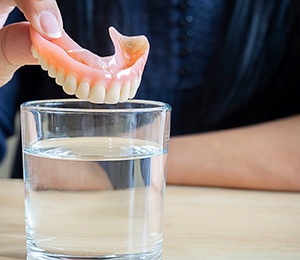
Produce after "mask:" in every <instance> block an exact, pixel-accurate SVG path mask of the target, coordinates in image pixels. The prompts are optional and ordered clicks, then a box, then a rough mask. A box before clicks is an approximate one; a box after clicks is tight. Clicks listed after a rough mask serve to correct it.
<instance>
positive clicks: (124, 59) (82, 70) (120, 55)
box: [30, 27, 149, 104]
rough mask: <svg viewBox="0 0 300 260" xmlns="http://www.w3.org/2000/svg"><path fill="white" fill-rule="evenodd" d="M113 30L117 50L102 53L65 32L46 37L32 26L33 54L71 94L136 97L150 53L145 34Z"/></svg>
mask: <svg viewBox="0 0 300 260" xmlns="http://www.w3.org/2000/svg"><path fill="white" fill-rule="evenodd" d="M109 34H110V37H111V39H112V42H113V45H114V47H115V54H114V55H112V56H108V57H99V56H97V55H95V54H93V53H91V52H90V51H88V50H86V49H83V48H82V47H80V46H79V45H78V44H77V43H75V42H74V41H73V40H72V39H71V38H70V37H69V36H68V35H67V34H66V33H65V32H63V36H62V37H61V38H59V39H51V40H49V39H46V38H44V37H43V36H41V35H40V34H39V33H38V32H36V31H35V30H34V29H33V27H31V28H30V37H31V41H32V54H33V56H34V57H35V58H36V59H38V62H39V64H40V65H41V67H42V68H43V69H44V70H47V71H48V75H49V76H50V77H52V78H55V81H56V83H57V84H58V85H60V86H62V87H63V90H64V91H65V92H66V93H67V94H69V95H73V94H75V95H76V96H77V97H78V98H80V99H84V100H89V101H91V102H94V103H110V104H113V103H118V102H124V101H126V100H128V99H130V98H133V97H134V96H135V94H136V91H137V89H138V87H139V85H140V82H141V77H142V73H143V70H144V67H145V64H146V61H147V57H148V53H149V42H148V40H147V38H146V37H145V36H142V35H141V36H132V37H127V36H124V35H122V34H120V33H119V32H118V31H117V30H116V29H114V28H113V27H110V28H109Z"/></svg>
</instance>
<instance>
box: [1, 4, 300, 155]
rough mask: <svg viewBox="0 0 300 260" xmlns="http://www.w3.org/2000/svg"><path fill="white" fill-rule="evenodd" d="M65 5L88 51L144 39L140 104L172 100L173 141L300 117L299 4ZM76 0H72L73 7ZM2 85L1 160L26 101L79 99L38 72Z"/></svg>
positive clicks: (68, 24) (105, 51)
mask: <svg viewBox="0 0 300 260" xmlns="http://www.w3.org/2000/svg"><path fill="white" fill-rule="evenodd" d="M73 2H74V6H72V8H70V7H69V3H70V2H69V1H67V0H59V1H58V5H59V6H60V9H61V12H62V16H63V19H64V27H65V30H66V31H67V33H68V34H69V35H70V36H71V37H72V38H73V39H74V40H75V41H77V42H78V43H79V44H80V45H81V46H83V47H85V48H88V49H90V50H92V51H93V52H95V53H97V54H99V55H110V54H112V53H113V49H112V44H111V41H110V39H109V37H108V32H107V28H108V27H109V26H110V25H113V26H114V27H116V28H117V29H118V30H119V31H120V32H122V33H123V34H125V35H138V34H144V35H146V36H147V37H148V39H149V42H150V53H149V59H148V62H147V65H146V68H145V71H144V75H143V79H142V83H141V86H140V88H139V90H138V93H137V95H136V98H143V99H153V100H160V101H164V102H167V103H169V104H170V105H171V106H172V108H173V110H172V120H171V121H172V125H171V134H172V135H182V134H191V133H200V132H206V131H213V130H220V129H228V128H233V127H239V126H245V125H249V124H255V123H260V122H265V121H268V120H273V119H276V118H281V117H285V116H290V115H294V114H297V113H299V112H300V102H299V101H300V84H299V83H300V73H299V71H300V70H299V69H300V63H299V59H300V37H299V36H300V32H299V26H298V20H299V18H298V13H297V12H298V11H297V10H299V8H298V4H297V1H292V0H290V1H281V0H278V1H273V0H271V1H260V0H253V1H247V0H240V1H228V0H169V1H161V0H151V1H140V0H115V1H105V0H102V1H97V0H95V1H82V0H74V1H73ZM73 2H72V3H73ZM8 85H9V86H5V87H3V88H2V89H0V157H1V156H3V153H4V146H3V143H4V138H5V137H7V136H9V135H11V134H12V133H13V122H14V115H15V112H16V111H17V110H18V107H19V105H20V103H21V102H23V101H26V100H33V99H46V98H47V99H48V98H60V97H69V96H66V94H65V93H64V92H63V90H62V89H61V87H59V86H56V84H55V82H54V80H53V79H50V78H49V77H48V75H47V73H46V72H44V71H42V70H41V69H40V68H39V67H37V66H34V67H33V66H31V67H29V66H28V67H24V68H22V69H20V70H19V72H18V73H17V74H16V78H15V79H14V81H12V82H10V83H9V84H8Z"/></svg>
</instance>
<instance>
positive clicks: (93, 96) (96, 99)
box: [89, 82, 106, 104]
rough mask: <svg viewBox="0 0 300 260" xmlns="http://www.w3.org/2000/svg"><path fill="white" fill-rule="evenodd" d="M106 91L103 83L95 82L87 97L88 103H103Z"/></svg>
mask: <svg viewBox="0 0 300 260" xmlns="http://www.w3.org/2000/svg"><path fill="white" fill-rule="evenodd" d="M105 94H106V89H105V87H104V84H103V83H100V82H96V83H95V85H94V86H93V87H92V89H91V91H90V95H89V101H91V102H92V103H98V104H101V103H104V100H105Z"/></svg>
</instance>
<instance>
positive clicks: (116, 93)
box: [105, 82, 121, 104]
mask: <svg viewBox="0 0 300 260" xmlns="http://www.w3.org/2000/svg"><path fill="white" fill-rule="evenodd" d="M120 89H121V83H120V82H114V83H112V85H111V86H110V88H109V89H108V91H107V93H106V96H105V103H107V104H115V103H118V102H119V100H120Z"/></svg>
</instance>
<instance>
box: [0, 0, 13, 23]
mask: <svg viewBox="0 0 300 260" xmlns="http://www.w3.org/2000/svg"><path fill="white" fill-rule="evenodd" d="M15 5H16V4H15V2H14V1H12V0H2V1H1V2H0V28H2V27H3V25H4V24H5V22H6V20H7V17H8V15H9V13H10V12H11V11H12V10H13V9H14V8H15Z"/></svg>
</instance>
